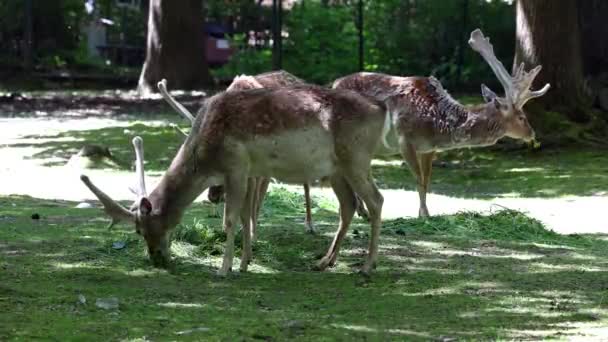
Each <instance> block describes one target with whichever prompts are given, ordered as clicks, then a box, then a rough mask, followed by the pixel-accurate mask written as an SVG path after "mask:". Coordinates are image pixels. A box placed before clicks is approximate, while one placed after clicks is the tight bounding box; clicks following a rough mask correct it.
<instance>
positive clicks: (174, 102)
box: [156, 78, 194, 123]
mask: <svg viewBox="0 0 608 342" xmlns="http://www.w3.org/2000/svg"><path fill="white" fill-rule="evenodd" d="M156 86H157V87H158V91H160V93H161V95H162V96H163V98H164V99H165V101H167V103H169V105H170V106H171V107H172V108H173V109H174V110H175V111H177V112H178V113H180V114H181V115H183V116H184V117H185V118H186V119H188V120H189V121H190V123H194V115H192V113H190V111H189V110H188V109H186V107H184V106H183V105H182V104H181V103H179V102H177V100H175V99H174V98H173V96H171V94H169V92H168V91H167V80H166V79H164V78H163V79H162V80H161V81H160V82H158V84H157V85H156Z"/></svg>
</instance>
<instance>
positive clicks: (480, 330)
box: [0, 118, 608, 341]
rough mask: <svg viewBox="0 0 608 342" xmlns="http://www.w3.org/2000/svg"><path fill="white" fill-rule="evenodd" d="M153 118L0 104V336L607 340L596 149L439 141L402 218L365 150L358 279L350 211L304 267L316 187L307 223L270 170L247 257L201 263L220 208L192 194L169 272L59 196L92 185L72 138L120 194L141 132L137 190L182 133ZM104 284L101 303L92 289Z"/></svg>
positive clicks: (325, 217) (126, 194) (209, 250)
mask: <svg viewBox="0 0 608 342" xmlns="http://www.w3.org/2000/svg"><path fill="white" fill-rule="evenodd" d="M176 121H177V120H176ZM167 123H168V121H165V120H162V119H159V120H157V121H154V122H146V123H145V125H144V124H141V123H140V124H136V125H135V126H133V123H132V122H128V121H117V120H110V119H102V118H98V119H81V120H78V119H76V120H74V119H70V120H61V121H60V120H57V119H49V120H39V119H0V146H1V148H0V160H2V163H1V164H0V279H1V281H0V312H3V313H4V314H0V316H1V317H2V320H0V321H1V322H2V324H0V340H7V339H20V340H32V339H45V338H47V339H48V338H49V337H53V338H55V339H58V340H92V339H99V338H101V337H103V339H104V340H176V339H177V340H182V339H186V340H237V339H238V340H241V339H242V340H287V339H296V340H298V339H299V340H324V339H325V340H417V339H419V340H429V339H433V340H440V341H450V340H453V339H461V340H466V339H472V340H495V339H500V340H512V339H515V340H538V339H544V338H549V339H558V340H560V339H561V340H581V341H588V340H608V331H607V329H606V326H608V312H607V311H606V310H607V308H608V285H607V284H608V273H607V272H608V261H606V260H608V258H607V257H608V240H607V239H606V238H605V235H602V234H605V233H606V231H607V228H608V223H606V220H605V217H604V215H603V210H605V208H608V197H607V195H606V191H607V184H608V170H607V169H606V165H608V156H607V155H606V154H605V152H601V151H600V152H596V151H588V150H579V151H577V150H566V151H542V152H530V151H526V150H523V151H514V152H504V153H499V152H488V151H484V150H480V151H477V153H470V152H465V153H462V154H452V155H449V156H447V157H445V158H443V159H440V160H439V162H438V163H437V165H436V167H435V168H434V174H433V176H434V178H433V190H432V191H433V193H432V194H431V195H430V196H429V198H428V203H429V209H430V210H431V213H432V214H434V215H435V217H434V218H432V219H430V220H419V219H415V218H414V217H415V216H416V214H417V210H418V196H417V194H416V193H415V192H414V191H413V189H414V183H413V179H412V177H411V176H410V175H409V173H408V172H407V170H406V169H405V168H403V167H402V166H401V162H400V161H398V160H394V161H376V162H375V163H374V176H375V177H376V179H377V181H378V184H379V185H380V187H381V188H382V192H383V194H384V196H385V205H384V209H383V218H384V227H383V231H382V238H381V244H380V262H379V265H378V268H377V270H376V273H375V274H374V275H373V276H372V278H371V279H370V280H367V279H365V278H363V277H361V276H359V275H357V274H356V266H357V264H358V263H359V262H360V261H361V260H362V258H363V257H364V254H365V251H366V249H367V240H368V232H369V227H368V225H367V224H366V223H365V222H364V221H363V220H361V219H356V220H355V223H354V226H353V227H352V228H351V230H350V232H349V235H348V236H347V239H346V241H345V244H344V247H343V249H342V251H341V254H340V258H339V260H338V264H337V265H336V267H334V268H332V269H330V270H328V271H326V272H323V273H320V272H315V271H313V270H312V269H311V266H312V265H314V263H315V261H316V260H317V259H318V258H319V257H320V256H321V255H323V254H324V253H325V250H326V248H327V247H328V246H329V243H330V239H331V237H332V234H333V232H334V230H335V228H336V225H337V204H336V201H335V199H334V196H333V195H332V193H331V191H330V190H329V189H328V188H320V187H315V188H314V189H313V201H314V207H313V217H314V220H315V224H316V227H317V228H318V229H319V233H318V234H317V235H309V234H307V233H305V231H304V228H303V212H304V211H303V199H302V196H301V191H302V190H301V187H300V186H295V185H289V186H286V185H282V184H273V186H272V188H271V190H272V191H271V193H270V195H269V198H268V200H267V201H266V203H265V206H264V209H263V213H262V218H261V227H260V232H261V236H260V239H259V240H258V242H257V243H256V245H255V251H254V255H255V260H254V263H253V265H252V267H251V272H249V273H248V274H239V273H238V272H237V273H235V274H233V275H232V276H231V277H229V278H228V279H219V278H217V277H215V275H214V274H215V271H216V270H217V267H218V266H219V264H220V262H221V253H222V246H223V240H222V235H221V233H220V232H219V231H218V229H219V227H220V220H221V218H220V217H218V215H217V212H218V210H217V208H214V207H213V206H212V205H211V204H209V203H206V202H202V201H201V200H202V199H203V198H204V195H203V196H201V198H199V201H198V203H195V204H194V205H193V206H192V207H191V209H190V210H189V211H188V213H187V215H186V217H185V218H184V220H183V225H181V226H180V227H178V230H177V231H176V233H175V237H176V239H177V240H176V241H175V242H174V244H173V246H172V254H173V256H174V259H175V260H174V267H173V269H172V271H171V272H170V273H168V272H166V271H159V270H156V269H153V268H151V267H150V266H149V264H148V263H147V261H146V256H145V254H144V246H143V243H142V242H141V241H140V239H139V238H138V237H137V236H136V235H135V234H133V233H132V231H131V229H129V227H126V226H123V227H118V228H117V229H115V230H113V231H107V230H106V229H105V226H106V224H107V219H106V218H105V217H104V216H103V212H102V211H101V210H100V209H99V208H90V209H77V208H75V206H76V205H77V204H78V203H79V202H81V201H82V200H91V199H93V197H92V195H91V194H90V193H89V192H88V190H87V189H86V188H85V187H84V186H83V185H82V184H81V183H80V181H79V179H78V175H79V174H80V172H82V170H81V168H80V166H81V164H80V163H79V162H78V161H76V160H72V162H71V163H69V164H68V165H66V163H67V162H68V161H69V160H70V158H71V156H72V155H73V154H74V153H76V152H77V151H78V150H79V149H80V147H81V146H82V144H83V142H86V143H89V144H91V143H95V144H103V145H106V146H108V147H110V149H111V150H112V151H113V152H114V154H115V156H116V157H117V158H119V159H120V160H122V161H124V162H125V164H124V165H121V166H118V167H114V168H108V169H104V170H100V169H95V170H87V171H86V173H87V174H88V175H89V176H90V177H91V179H93V180H94V181H95V182H96V184H98V185H99V186H100V187H101V188H103V189H104V190H105V191H107V192H108V193H109V194H111V195H112V196H113V197H114V198H116V199H119V200H125V201H128V200H132V199H133V198H132V194H131V192H130V191H129V190H128V187H129V186H132V185H133V184H134V181H135V178H134V175H133V173H132V172H131V171H130V170H129V168H130V163H131V160H132V147H131V145H130V140H131V138H132V136H134V135H136V134H138V135H142V136H143V137H144V144H145V153H146V156H147V158H146V159H147V164H146V166H147V167H148V169H150V174H149V177H148V184H149V186H148V187H149V188H152V185H153V184H154V183H155V182H156V181H157V180H158V177H159V175H160V174H161V172H162V170H163V169H164V168H165V167H166V166H167V164H168V163H169V161H170V158H171V157H172V155H173V154H174V153H175V152H174V151H175V150H176V148H177V147H178V146H179V142H181V139H183V138H181V137H180V136H179V134H178V133H177V132H175V131H174V130H173V129H172V128H171V127H169V126H167V125H166V124H167ZM9 195H11V196H9ZM506 209H511V210H506ZM501 210H505V211H501ZM513 210H517V211H513ZM462 211H466V213H460V212H462ZM520 212H523V213H525V215H523V214H521V213H520ZM456 213H458V214H456ZM478 213H481V215H480V214H478ZM33 214H38V215H40V217H41V218H40V219H38V220H34V219H32V215H33ZM535 219H538V221H537V220H535ZM548 229H550V230H554V231H555V232H559V233H575V234H574V235H570V236H565V235H560V234H556V233H555V232H552V231H550V230H548ZM584 233H598V234H599V235H598V234H596V235H582V234H584ZM116 243H119V244H118V247H120V248H116V246H117V245H116ZM122 245H124V247H122ZM235 264H238V260H237V261H236V262H235ZM109 298H115V299H116V300H117V301H118V304H117V305H118V307H117V308H110V309H103V308H101V307H100V306H99V305H97V301H98V300H99V301H100V303H102V304H103V303H105V302H106V301H108V299H109ZM102 306H103V305H102Z"/></svg>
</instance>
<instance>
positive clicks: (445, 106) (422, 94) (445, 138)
mask: <svg viewBox="0 0 608 342" xmlns="http://www.w3.org/2000/svg"><path fill="white" fill-rule="evenodd" d="M469 45H470V46H471V48H473V50H475V51H477V52H479V54H481V56H482V57H483V58H484V59H485V60H486V62H487V63H488V64H489V66H490V68H491V69H492V70H493V71H494V74H495V75H496V77H497V78H498V80H499V81H500V83H501V84H502V86H503V88H504V91H505V97H499V96H497V95H496V94H495V93H494V92H493V91H492V90H490V89H489V88H488V87H486V86H485V85H483V84H482V85H481V94H482V96H483V99H484V101H485V104H482V105H479V106H475V107H472V108H466V107H465V106H463V105H461V104H460V103H458V102H457V101H456V100H454V99H453V98H452V97H451V96H450V95H449V94H448V92H447V91H446V90H445V89H444V88H443V86H442V85H441V83H440V82H439V81H438V80H437V79H435V78H434V77H398V76H390V75H384V74H378V73H368V72H361V73H356V74H352V75H349V76H346V77H343V78H340V79H338V80H336V81H334V83H333V85H332V87H333V88H334V89H350V90H354V91H357V92H359V93H361V94H364V95H366V96H369V97H372V98H375V99H377V100H380V101H383V102H384V103H385V104H386V105H387V107H388V108H389V111H390V115H391V133H389V135H388V139H389V141H390V143H389V144H390V145H392V147H393V148H394V150H392V151H391V150H387V149H384V150H382V149H381V151H380V152H379V153H391V152H393V153H394V152H400V153H401V155H402V156H403V158H404V159H405V161H406V162H407V164H408V165H409V167H410V169H411V171H412V173H413V174H414V176H415V177H416V181H417V188H418V195H419V198H420V208H419V211H418V214H419V216H420V217H427V216H429V211H428V209H427V205H426V194H427V192H428V190H429V183H430V179H431V169H432V161H433V159H434V156H435V154H436V153H437V152H441V151H446V150H451V149H457V148H465V147H480V146H489V145H493V144H495V143H496V142H497V141H498V140H499V139H501V138H502V137H505V136H507V137H511V138H515V139H521V140H524V141H531V140H533V139H534V130H533V129H532V127H531V126H530V124H529V123H528V119H527V117H526V113H525V112H524V111H523V106H524V105H525V104H526V102H528V101H529V100H531V99H533V98H535V97H539V96H542V95H544V94H545V93H546V92H547V91H548V90H549V87H550V86H549V84H547V85H545V86H544V87H543V88H542V89H540V90H538V91H531V90H530V86H531V85H532V81H534V78H535V77H536V75H538V73H539V72H540V70H541V66H540V65H539V66H537V67H535V68H534V69H532V70H531V71H530V72H525V71H524V66H523V64H522V65H521V66H519V67H518V68H517V69H516V70H515V71H514V73H513V75H512V76H511V75H510V74H509V72H508V71H507V70H506V69H505V67H504V66H503V64H502V63H501V62H500V61H499V60H498V59H497V58H496V56H495V55H494V50H493V47H492V45H491V44H490V39H489V38H486V37H484V35H483V33H482V32H481V30H479V29H477V30H475V31H473V32H472V33H471V37H470V39H469ZM381 147H382V146H381Z"/></svg>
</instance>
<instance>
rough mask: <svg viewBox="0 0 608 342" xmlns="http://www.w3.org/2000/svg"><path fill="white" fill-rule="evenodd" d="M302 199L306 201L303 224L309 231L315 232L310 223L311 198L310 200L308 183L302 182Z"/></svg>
mask: <svg viewBox="0 0 608 342" xmlns="http://www.w3.org/2000/svg"><path fill="white" fill-rule="evenodd" d="M304 201H305V203H306V217H305V218H304V226H305V227H306V231H307V232H309V233H314V232H315V227H314V226H313V224H312V212H311V208H310V207H311V204H312V203H311V200H310V185H309V184H308V183H305V184H304Z"/></svg>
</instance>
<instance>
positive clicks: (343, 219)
mask: <svg viewBox="0 0 608 342" xmlns="http://www.w3.org/2000/svg"><path fill="white" fill-rule="evenodd" d="M330 181H331V187H332V188H333V190H334V193H335V194H336V197H338V202H340V225H339V226H338V231H336V235H335V236H334V240H333V241H332V243H331V245H330V247H329V249H328V250H327V254H325V256H324V257H323V258H321V260H320V261H319V263H318V264H317V269H318V270H320V271H322V270H325V269H326V268H327V267H328V266H333V265H334V264H335V263H336V259H337V258H338V252H339V250H340V244H341V243H342V239H344V236H345V235H346V232H347V231H348V226H349V225H350V222H351V221H352V219H353V215H354V214H355V201H356V199H355V193H354V192H353V190H352V188H351V187H350V185H348V182H347V181H346V179H344V178H343V177H342V176H332V177H331V179H330Z"/></svg>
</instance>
